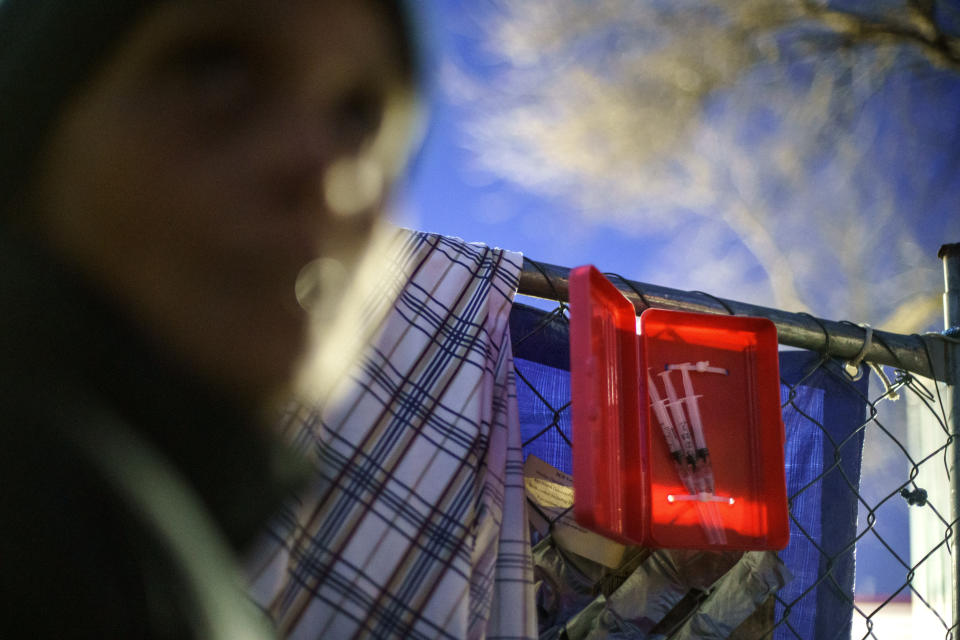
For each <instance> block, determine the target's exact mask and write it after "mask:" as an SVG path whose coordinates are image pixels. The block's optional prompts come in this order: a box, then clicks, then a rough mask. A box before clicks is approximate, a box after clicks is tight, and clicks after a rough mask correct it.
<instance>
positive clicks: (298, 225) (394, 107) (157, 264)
mask: <svg viewBox="0 0 960 640" xmlns="http://www.w3.org/2000/svg"><path fill="white" fill-rule="evenodd" d="M158 5H159V8H157V9H156V10H155V11H154V12H153V13H151V14H149V15H148V16H147V17H146V19H144V20H143V21H142V22H141V23H139V26H137V27H136V28H135V29H134V30H133V31H132V33H131V34H130V36H129V37H128V38H127V39H126V40H125V41H124V42H123V43H122V44H121V46H120V47H119V49H118V51H117V52H116V54H115V55H113V56H112V57H111V60H110V62H108V64H107V65H106V66H105V67H104V68H103V69H102V70H101V71H100V72H99V74H98V75H96V76H95V77H94V78H93V79H92V81H91V82H90V83H88V85H87V87H86V89H85V90H84V91H83V92H82V94H81V95H80V96H78V98H77V100H76V101H74V102H73V103H71V104H70V105H69V106H68V108H67V109H66V110H65V113H64V116H63V117H62V118H61V119H60V120H59V122H58V124H57V126H56V127H55V128H54V129H53V131H52V135H51V137H50V139H49V144H48V145H47V147H46V150H45V153H44V154H43V156H42V161H41V165H40V171H39V172H38V176H37V180H36V181H35V187H34V189H33V190H32V192H31V193H32V199H33V201H34V207H35V209H36V210H37V213H38V220H39V226H40V230H41V232H42V233H43V234H44V235H45V236H46V237H47V239H48V241H49V242H50V243H51V244H52V245H53V246H54V247H55V248H56V250H57V251H58V252H59V253H61V254H62V255H64V256H65V257H66V259H67V260H68V261H69V262H70V263H71V264H73V265H74V266H75V267H77V268H78V269H79V270H80V271H82V272H83V273H84V274H85V275H86V276H87V277H88V278H90V279H91V280H92V281H93V282H95V283H96V284H97V286H99V287H101V288H102V289H104V290H105V291H107V292H108V293H109V294H110V295H111V296H113V297H114V298H115V299H117V300H119V301H120V303H121V305H122V306H123V307H124V309H125V310H126V312H127V313H129V314H131V315H132V316H133V317H134V319H135V321H136V322H138V323H140V324H141V325H143V326H144V327H145V328H146V329H147V330H148V332H149V333H150V335H153V336H154V337H155V338H156V339H157V341H158V343H159V344H160V345H161V346H162V347H164V348H167V349H169V350H171V352H172V353H174V354H175V355H176V357H177V358H179V359H180V360H181V361H184V362H186V363H188V364H189V365H190V366H192V367H193V368H194V369H195V370H197V371H198V372H199V373H200V374H201V375H203V376H205V377H207V378H209V379H211V380H213V381H216V382H218V383H221V384H225V385H228V386H230V387H231V388H233V389H234V390H235V391H239V392H242V393H249V394H253V395H254V396H256V397H262V396H263V394H265V393H268V392H271V391H275V390H277V387H278V385H279V384H281V383H283V382H285V381H286V380H287V379H288V378H289V376H290V375H291V372H292V371H293V369H294V367H295V365H296V362H297V359H298V357H299V355H300V353H301V350H302V348H303V346H304V339H305V331H306V324H307V318H306V315H305V313H304V312H303V311H302V309H301V308H300V307H299V306H298V303H297V300H296V297H295V295H294V282H295V280H296V278H297V275H298V273H299V272H300V271H301V269H302V268H303V267H304V265H306V264H307V263H308V262H310V261H311V260H313V259H314V258H317V257H320V256H322V257H326V258H333V259H335V260H339V261H341V262H342V263H343V264H344V266H345V268H346V269H347V270H349V269H350V268H351V263H353V262H355V261H356V259H357V256H358V254H359V253H360V252H361V251H362V250H363V248H364V246H365V244H366V240H367V236H368V234H369V231H370V229H371V227H372V226H373V224H374V222H375V218H376V216H377V210H378V209H379V207H380V204H381V200H382V191H383V186H384V182H385V178H387V177H388V176H389V175H390V173H391V170H392V169H394V168H395V167H393V166H390V165H391V164H395V163H396V162H397V157H398V156H400V155H402V154H401V153H400V152H398V150H397V149H398V147H399V146H402V144H401V145H396V144H391V141H395V139H394V138H391V135H394V136H396V134H397V129H398V125H397V122H401V123H402V124H401V125H400V126H399V128H400V129H402V128H403V125H406V124H408V123H407V122H406V121H405V118H404V117H403V116H399V117H396V113H397V112H400V111H403V110H404V109H405V108H406V107H409V102H408V100H409V97H410V96H409V94H408V90H409V89H410V87H409V86H408V85H407V84H406V83H405V82H404V81H403V79H402V78H401V73H400V70H399V62H398V55H399V54H398V53H397V40H396V39H397V37H398V35H397V33H396V29H395V28H393V27H391V26H390V25H389V24H388V23H387V21H386V18H385V16H384V15H382V14H381V13H380V11H381V9H380V8H379V7H377V6H376V5H375V4H373V3H370V2H367V1H358V0H342V1H334V0H260V1H258V0H211V1H205V2H196V1H194V0H183V1H178V2H163V3H158ZM391 128H392V129H394V131H388V130H385V129H391ZM400 137H401V138H402V137H403V132H402V131H401V132H400ZM322 299H323V298H322V296H321V301H322Z"/></svg>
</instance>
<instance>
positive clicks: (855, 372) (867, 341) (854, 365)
mask: <svg viewBox="0 0 960 640" xmlns="http://www.w3.org/2000/svg"><path fill="white" fill-rule="evenodd" d="M859 326H861V327H863V330H864V332H865V333H866V335H864V337H863V346H862V347H860V352H859V353H858V354H857V355H856V356H855V357H854V358H853V360H848V361H847V362H846V364H844V365H843V370H844V372H845V373H846V374H847V375H848V376H849V377H850V379H851V380H859V379H860V376H862V375H863V371H862V370H861V369H860V363H861V362H863V359H864V357H866V355H867V352H868V351H870V347H872V346H873V327H871V326H870V325H869V324H866V323H864V322H861V323H860V325H859ZM884 379H886V376H884Z"/></svg>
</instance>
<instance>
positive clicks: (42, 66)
mask: <svg viewBox="0 0 960 640" xmlns="http://www.w3.org/2000/svg"><path fill="white" fill-rule="evenodd" d="M152 4H154V3H153V2H149V1H147V0H125V1H123V2H88V1H84V0H0V211H5V210H6V209H7V207H8V206H9V204H10V200H11V198H12V197H13V196H14V195H15V194H16V193H17V192H18V191H19V190H20V189H21V188H22V186H23V184H24V183H25V182H26V181H27V180H28V179H29V177H30V175H31V173H32V171H33V167H34V164H35V163H36V161H37V154H38V152H39V150H40V148H41V147H42V146H43V142H44V138H45V133H46V131H47V129H48V128H49V127H50V125H51V123H52V121H53V120H54V118H56V116H57V114H58V112H59V110H60V109H61V107H62V105H63V104H64V103H65V102H66V101H67V99H68V98H69V97H71V96H72V95H73V94H74V93H75V92H76V91H77V88H78V86H79V85H80V84H82V83H83V82H84V81H85V80H86V79H87V78H88V77H89V76H90V74H91V73H92V71H93V69H95V68H97V66H98V65H99V64H100V63H101V62H102V61H103V60H104V59H105V57H106V56H108V55H109V53H110V51H111V49H112V48H113V47H115V46H117V44H118V43H119V40H120V36H121V35H122V34H123V33H124V32H126V30H127V29H129V27H130V26H131V25H132V24H133V23H134V22H135V20H136V19H137V17H139V16H140V15H141V14H142V13H143V11H144V9H145V8H147V7H149V6H150V5H152Z"/></svg>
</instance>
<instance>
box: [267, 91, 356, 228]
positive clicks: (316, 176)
mask: <svg viewBox="0 0 960 640" xmlns="http://www.w3.org/2000/svg"><path fill="white" fill-rule="evenodd" d="M284 111H285V113H281V114H277V115H276V116H275V117H274V118H273V121H272V122H271V123H270V125H269V126H267V127H264V129H263V133H262V137H261V143H260V144H259V145H254V146H255V147H256V146H259V151H256V150H255V151H254V152H253V153H254V154H257V153H259V154H260V155H259V158H256V157H255V158H253V160H254V162H256V163H257V165H259V166H260V167H261V174H262V175H261V179H262V180H263V182H264V183H265V184H264V185H263V186H265V187H266V189H267V190H268V192H269V193H270V197H271V199H272V200H273V204H274V206H277V207H279V208H280V209H281V210H282V211H288V212H303V211H304V210H311V211H315V212H317V213H326V212H327V209H328V207H327V204H326V198H325V196H324V176H325V175H326V174H327V172H328V170H329V169H330V167H331V166H333V165H334V164H335V163H336V160H337V156H338V152H337V149H336V145H335V135H334V133H335V132H333V131H331V130H330V128H329V127H328V126H327V125H326V123H325V119H324V117H323V116H322V114H317V113H316V111H311V110H307V109H302V108H301V109H293V108H288V109H286V110H284Z"/></svg>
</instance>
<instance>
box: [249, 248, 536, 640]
mask: <svg viewBox="0 0 960 640" xmlns="http://www.w3.org/2000/svg"><path fill="white" fill-rule="evenodd" d="M400 244H401V245H402V247H401V250H400V252H399V253H398V254H397V255H398V258H397V261H398V263H399V264H398V265H397V266H398V270H397V273H403V274H405V277H404V279H403V280H402V281H400V284H399V285H397V284H396V283H395V284H394V285H392V286H393V287H394V289H397V290H398V292H395V293H396V294H395V295H394V294H389V295H392V296H393V297H392V298H391V299H392V300H395V302H394V303H393V306H392V308H391V309H390V311H389V312H388V315H387V318H386V320H385V324H384V328H383V330H382V332H381V333H380V334H379V336H378V338H377V339H376V340H375V342H374V344H373V345H372V346H371V347H370V348H369V350H368V351H367V353H366V354H365V356H364V357H363V359H362V362H361V366H360V367H359V368H358V369H357V371H356V373H355V375H354V376H353V378H352V384H351V389H350V390H349V391H347V392H346V393H345V398H344V399H342V400H341V401H339V402H338V403H337V405H336V407H335V408H331V409H326V410H325V411H324V412H323V413H318V412H317V411H314V410H311V409H310V408H309V407H300V408H298V411H297V412H296V419H297V429H296V431H297V433H296V437H295V440H296V441H297V442H298V443H301V444H303V445H304V446H306V447H308V448H310V449H312V451H311V455H312V456H313V457H314V459H315V461H316V473H317V477H316V482H315V483H314V485H313V488H312V489H310V490H309V491H307V492H306V493H305V494H304V495H302V496H300V498H299V500H298V501H297V503H296V504H295V505H293V506H292V507H291V508H290V509H289V511H288V512H287V513H285V514H284V517H281V518H278V519H277V521H276V522H275V523H274V524H273V525H272V526H271V529H270V542H269V543H268V546H269V548H268V549H267V550H266V552H265V553H261V554H258V557H259V561H258V566H257V568H256V570H255V571H254V575H253V576H252V593H253V595H254V598H255V599H256V600H257V602H258V603H259V604H260V605H261V606H262V607H263V608H264V609H265V610H266V611H267V612H268V613H269V614H270V615H271V617H272V618H273V619H274V621H275V622H276V624H277V626H278V629H279V631H280V633H281V634H283V635H285V636H288V637H290V638H316V639H319V638H323V639H336V638H360V637H364V638H405V639H407V638H411V639H412V638H533V637H535V636H536V633H537V623H536V611H535V607H534V598H533V593H534V591H533V571H532V564H531V560H530V545H529V532H528V529H527V524H526V514H525V502H524V494H523V474H522V465H523V456H522V451H521V442H520V427H519V422H518V418H517V404H516V392H515V386H514V372H513V362H512V353H511V344H510V334H509V325H508V315H509V312H510V308H511V304H512V300H513V296H514V294H515V292H516V288H517V283H518V278H519V273H520V269H521V256H520V255H519V254H516V253H511V252H508V251H503V250H499V249H491V248H489V247H486V246H482V245H477V244H468V243H465V242H463V241H461V240H457V239H452V238H446V237H442V236H438V235H432V234H426V233H405V235H404V236H403V237H402V239H401V242H400ZM388 288H389V287H388ZM381 294H383V292H381Z"/></svg>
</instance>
